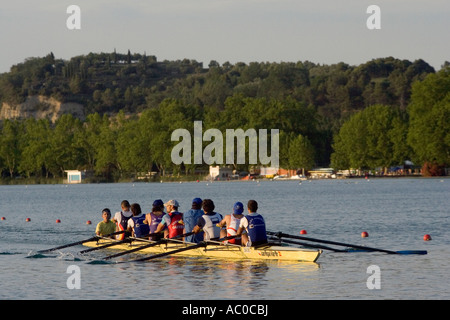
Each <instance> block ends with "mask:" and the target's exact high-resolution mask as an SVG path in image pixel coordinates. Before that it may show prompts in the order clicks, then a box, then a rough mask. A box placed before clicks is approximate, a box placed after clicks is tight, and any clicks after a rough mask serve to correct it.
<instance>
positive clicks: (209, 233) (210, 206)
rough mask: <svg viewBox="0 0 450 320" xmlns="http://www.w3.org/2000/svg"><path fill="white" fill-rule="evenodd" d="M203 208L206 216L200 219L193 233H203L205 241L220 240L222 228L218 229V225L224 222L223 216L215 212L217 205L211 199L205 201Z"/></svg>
mask: <svg viewBox="0 0 450 320" xmlns="http://www.w3.org/2000/svg"><path fill="white" fill-rule="evenodd" d="M202 208H203V212H204V214H203V215H202V216H201V217H200V218H199V219H198V222H197V225H196V226H195V227H194V230H193V231H194V232H195V233H199V232H201V231H203V233H204V235H203V240H211V239H213V238H219V237H220V229H221V228H220V227H218V226H217V224H218V223H219V222H220V221H222V219H223V217H222V215H221V214H220V213H217V212H214V209H215V205H214V202H213V201H212V200H211V199H205V200H203V201H202Z"/></svg>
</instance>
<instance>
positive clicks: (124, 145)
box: [0, 50, 450, 181]
mask: <svg viewBox="0 0 450 320" xmlns="http://www.w3.org/2000/svg"><path fill="white" fill-rule="evenodd" d="M36 95H39V96H45V97H52V98H54V99H56V100H58V101H60V102H77V103H80V104H81V105H82V106H83V108H84V114H85V116H84V117H83V118H77V117H75V116H74V115H71V114H65V115H62V116H61V117H59V118H58V119H57V120H56V121H55V122H52V121H50V119H34V118H15V119H3V120H2V121H1V123H0V128H1V135H0V170H1V173H2V177H3V178H11V179H12V178H14V177H16V178H17V177H19V176H20V177H27V178H33V177H35V178H44V179H47V178H55V177H63V176H64V170H69V169H70V170H71V169H83V170H90V171H93V172H95V176H96V177H98V178H99V179H101V180H102V181H119V180H121V179H124V178H130V177H136V176H137V175H138V174H139V173H142V172H150V171H157V172H159V173H160V174H161V175H166V174H193V173H195V172H196V171H198V170H201V169H203V170H205V168H206V167H207V166H205V165H198V164H197V165H192V164H186V165H184V164H182V165H174V164H173V163H172V161H171V156H170V155H171V150H172V148H173V146H174V145H175V144H176V142H174V141H171V133H172V132H173V131H174V130H175V129H178V128H185V129H188V130H189V131H191V132H192V130H193V124H194V121H199V120H200V121H203V129H204V130H207V129H208V128H217V129H219V130H221V131H222V132H223V133H224V134H225V131H226V129H237V128H242V129H244V130H247V129H250V128H253V129H256V130H258V129H268V130H270V129H279V130H280V137H279V139H280V155H279V157H280V166H281V167H283V168H286V169H300V168H304V169H306V170H310V169H312V168H314V167H328V166H331V167H333V168H335V169H350V168H357V169H362V170H369V169H374V168H380V167H381V168H388V167H390V166H396V165H401V164H403V163H404V162H405V161H406V160H410V161H413V162H414V164H416V165H418V166H424V167H425V166H437V167H438V168H443V167H445V166H448V165H449V163H450V160H449V146H450V135H449V132H450V130H449V125H448V123H449V121H448V119H449V109H450V64H449V63H448V62H445V63H444V64H443V65H442V68H441V69H440V70H439V71H435V70H434V68H433V67H431V66H430V65H429V64H428V63H426V62H425V61H423V60H420V59H419V60H416V61H413V62H411V61H408V60H400V59H395V58H393V57H387V58H379V59H374V60H371V61H368V62H366V63H364V64H361V65H358V66H351V65H348V64H346V63H343V62H341V63H338V64H333V65H320V64H315V63H312V62H308V61H303V62H300V61H299V62H278V63H276V62H251V63H249V64H245V63H236V64H231V63H229V62H225V63H223V64H219V63H218V62H216V61H210V62H209V64H208V66H207V67H205V66H203V63H201V62H197V61H195V60H189V59H184V60H177V61H167V60H166V61H158V60H157V58H156V57H155V56H147V55H146V54H145V53H144V54H131V53H130V51H128V53H127V54H119V53H116V52H115V50H114V52H112V53H89V54H87V55H82V56H76V57H73V58H71V59H70V60H63V59H57V58H55V56H54V55H53V53H50V54H48V55H47V56H45V57H41V58H38V57H35V58H29V59H26V60H25V61H24V62H22V63H19V64H17V65H14V66H12V67H11V69H10V71H9V72H6V73H3V74H0V105H3V104H8V105H13V106H14V105H18V104H20V103H23V102H24V101H25V100H26V98H27V97H29V96H36ZM234 168H235V169H237V170H243V171H249V170H250V169H251V168H249V165H241V164H240V165H238V164H235V165H234ZM427 172H428V173H430V174H442V170H440V169H439V170H436V169H433V170H427Z"/></svg>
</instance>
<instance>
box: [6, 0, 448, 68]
mask: <svg viewBox="0 0 450 320" xmlns="http://www.w3.org/2000/svg"><path fill="white" fill-rule="evenodd" d="M73 4H74V5H77V6H79V7H80V9H81V29H80V30H69V29H68V28H67V26H66V20H67V19H68V18H69V16H70V14H68V13H67V12H66V10H67V7H68V6H69V5H73ZM370 5H378V6H379V7H380V9H381V29H380V30H369V29H368V28H367V26H366V21H367V19H368V18H369V17H370V15H371V14H369V13H367V12H366V10H367V8H368V7H369V6H370ZM0 10H1V11H0V50H1V51H0V72H6V71H9V69H10V67H11V66H12V65H14V64H17V63H20V62H23V61H24V60H25V59H26V58H28V57H42V56H45V55H47V54H48V53H50V52H53V53H54V55H55V57H56V58H63V59H70V58H71V57H73V56H76V55H82V54H88V53H89V52H94V53H99V52H112V51H114V48H115V49H116V51H117V52H119V53H126V52H127V51H128V49H129V50H130V51H131V52H132V53H144V52H146V53H147V55H155V56H156V57H157V58H158V60H159V61H162V60H166V59H167V60H178V59H184V58H188V59H194V60H197V61H199V62H203V63H204V65H205V66H207V65H208V63H209V62H210V61H211V60H216V61H217V62H219V63H220V64H222V63H224V62H227V61H229V62H231V63H236V62H245V63H249V62H252V61H258V62H266V61H268V62H280V61H291V62H296V61H305V60H309V61H311V62H315V63H321V64H332V63H338V62H341V61H342V62H346V63H348V64H351V65H357V64H360V63H364V62H367V61H369V60H372V59H375V58H380V57H388V56H393V57H395V58H399V59H408V60H410V61H414V60H416V59H423V60H425V61H426V62H428V63H429V64H431V65H432V66H433V67H435V68H436V69H440V66H441V65H442V64H443V63H444V62H445V61H446V60H447V61H450V1H449V0H382V1H381V0H375V1H366V0H348V1H339V0H315V1H301V0H139V1H137V0H128V1H123V0H71V1H66V0H39V1H36V0H33V1H31V0H15V1H6V0H4V1H3V3H2V7H1V9H0Z"/></svg>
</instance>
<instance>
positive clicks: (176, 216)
mask: <svg viewBox="0 0 450 320" xmlns="http://www.w3.org/2000/svg"><path fill="white" fill-rule="evenodd" d="M164 206H165V207H166V210H167V214H165V215H164V216H163V218H162V220H161V222H160V224H159V225H158V227H157V228H156V231H155V232H156V233H159V232H161V231H163V230H164V237H165V238H174V237H177V236H180V235H182V234H183V230H184V226H183V213H181V212H178V208H179V206H180V204H179V203H178V201H177V200H169V201H167V202H166V203H165V204H164Z"/></svg>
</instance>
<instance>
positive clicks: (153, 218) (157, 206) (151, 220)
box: [144, 199, 165, 241]
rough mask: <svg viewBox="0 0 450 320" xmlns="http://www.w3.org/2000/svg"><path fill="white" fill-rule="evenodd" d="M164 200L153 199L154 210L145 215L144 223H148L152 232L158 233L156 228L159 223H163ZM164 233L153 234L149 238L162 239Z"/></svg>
mask: <svg viewBox="0 0 450 320" xmlns="http://www.w3.org/2000/svg"><path fill="white" fill-rule="evenodd" d="M164 214H165V213H164V202H162V200H161V199H158V200H155V201H153V206H152V212H150V213H147V214H146V215H145V220H144V223H145V224H147V225H148V226H149V228H150V233H156V229H157V228H158V225H159V224H160V223H161V221H162V218H163V216H164ZM162 236H163V235H162V234H161V236H160V235H155V236H151V237H150V239H149V240H153V241H156V240H160V239H161V238H162Z"/></svg>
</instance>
